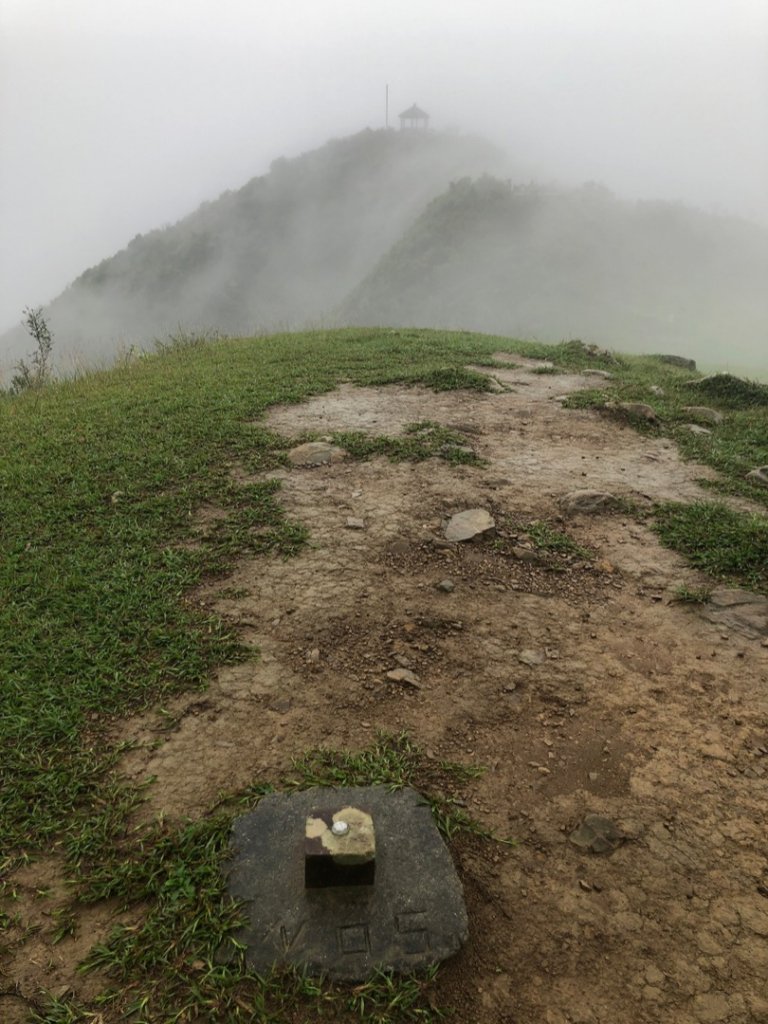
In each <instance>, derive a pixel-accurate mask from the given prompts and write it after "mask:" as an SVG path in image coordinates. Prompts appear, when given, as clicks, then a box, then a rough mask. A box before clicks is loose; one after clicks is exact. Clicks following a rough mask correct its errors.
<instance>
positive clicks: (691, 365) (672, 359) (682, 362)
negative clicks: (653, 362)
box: [656, 355, 696, 370]
mask: <svg viewBox="0 0 768 1024" xmlns="http://www.w3.org/2000/svg"><path fill="white" fill-rule="evenodd" d="M656 358H657V359H658V360H659V361H660V362H662V363H668V364H669V366H679V367H680V368H681V369H683V370H695V369H696V360H695V359H686V358H685V356H673V355H657V356H656Z"/></svg>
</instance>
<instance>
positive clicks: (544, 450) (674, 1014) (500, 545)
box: [0, 358, 768, 1024]
mask: <svg viewBox="0 0 768 1024" xmlns="http://www.w3.org/2000/svg"><path fill="white" fill-rule="evenodd" d="M517 363H518V367H517V368H516V367H515V366H509V367H506V368H504V369H499V368H496V369H494V370H493V371H492V372H493V374H494V375H495V376H496V377H497V379H498V380H499V381H500V382H501V383H502V385H503V386H504V387H505V388H507V389H508V390H505V391H502V392H499V393H494V394H476V393H469V392H466V391H456V392H443V393H440V394H433V393H431V392H428V391H425V390H423V389H420V388H414V387H404V386H401V385H390V386H387V387H365V388H359V387H354V386H352V385H342V386H341V387H339V388H337V389H336V390H335V391H332V392H329V393H327V394H325V395H322V396H319V397H316V398H313V399H311V400H310V401H308V402H306V403H304V404H300V405H284V406H277V407H275V408H273V409H272V410H270V411H269V413H268V415H267V416H266V419H265V420H262V421H259V422H258V424H257V426H258V427H263V426H266V427H268V428H269V429H270V430H273V431H275V432H276V433H278V434H282V435H284V436H286V437H300V436H302V435H304V434H305V433H308V432H310V433H315V434H320V435H329V436H332V435H333V434H334V433H336V432H346V431H363V432H366V433H371V434H374V435H400V434H401V433H402V432H403V430H404V428H405V427H406V426H407V425H408V424H411V423H414V422H416V421H419V420H424V419H428V420H430V421H433V422H436V423H439V424H441V425H443V426H445V427H449V428H451V429H452V430H453V431H456V432H458V433H459V434H461V435H462V436H463V437H464V438H465V442H466V446H467V447H468V448H471V449H472V450H473V451H474V452H475V453H476V454H477V456H479V458H480V459H482V460H483V464H482V465H477V466H472V465H451V464H449V463H448V462H445V461H441V460H438V459H430V460H427V461H424V462H416V463H414V462H400V463H394V462H390V461H389V460H388V459H385V458H382V457H375V458H372V459H370V460H369V461H357V460H354V459H351V458H347V459H346V460H344V461H342V462H338V463H335V464H332V465H328V466H321V467H317V468H312V469H300V468H295V469H290V470H288V469H280V470H277V471H274V470H273V471H270V472H269V473H266V474H257V475H255V476H251V475H249V472H248V471H247V470H246V469H244V468H243V467H242V466H239V465H235V466H232V467H231V475H232V478H233V481H234V483H236V484H237V485H238V486H245V485H248V484H249V483H260V482H262V481H263V480H264V479H267V478H269V479H274V478H277V479H279V480H280V482H281V491H280V502H281V505H282V506H283V508H284V509H285V511H286V513H287V515H288V516H289V517H290V518H291V519H293V520H297V521H299V522H301V523H303V524H304V525H306V527H308V529H309V534H310V542H309V545H308V546H307V547H306V548H305V549H304V550H303V551H302V552H301V553H300V554H299V555H298V556H297V557H296V558H294V559H292V560H288V561H287V560H284V559H281V558H278V557H272V556H267V557H263V556H260V557H258V558H257V557H245V558H242V559H240V560H239V561H238V562H237V564H236V565H235V567H234V568H233V569H232V571H231V572H229V573H228V574H227V575H226V577H224V578H218V579H216V580H213V581H210V582H208V583H206V584H204V585H203V586H201V587H199V588H197V589H196V591H195V592H194V595H193V596H192V598H191V599H192V600H193V601H194V602H197V603H198V604H199V605H200V606H202V608H203V609H204V611H205V612H206V613H217V614H219V615H222V616H224V617H225V619H226V620H227V621H229V622H231V623H232V624H233V625H234V626H235V627H236V628H237V630H238V632H239V634H240V637H241V639H242V641H243V642H244V643H245V644H247V645H251V646H254V647H257V648H258V649H259V650H260V652H261V654H260V657H259V658H258V660H253V661H249V662H245V663H242V664H238V665H232V666H227V667H224V668H221V669H219V670H217V671H216V673H215V675H214V677H213V678H212V680H211V683H210V686H209V687H208V689H207V690H206V691H205V692H204V693H199V692H198V693H194V694H186V695H181V696H175V697H171V698H169V699H168V700H166V701H164V703H163V705H162V708H159V707H158V708H154V709H152V710H151V711H149V712H146V713H144V714H142V715H141V716H137V717H134V718H128V719H125V720H122V721H119V722H117V723H116V724H115V725H114V726H113V735H112V739H113V740H114V741H115V742H118V741H126V740H127V741H130V742H132V743H135V744H137V745H136V746H135V748H134V749H133V750H130V751H129V752H127V753H126V754H125V755H124V756H123V759H122V761H121V765H120V767H121V771H122V772H123V773H124V774H125V776H126V777H127V778H128V779H130V780H131V781H132V782H136V783H140V782H142V781H144V780H146V779H147V778H148V777H153V778H154V779H155V781H154V782H153V783H152V785H151V786H149V787H148V789H147V793H146V796H147V801H146V803H145V804H144V805H143V806H142V807H141V808H140V809H139V810H138V811H137V812H136V815H135V819H134V823H135V824H136V825H140V824H141V823H142V822H145V821H149V820H152V819H153V818H156V817H157V816H158V815H162V816H164V817H166V818H167V819H168V820H169V821H170V822H172V823H173V822H174V821H180V820H182V819H183V818H184V817H186V816H189V817H192V818H198V817H200V816H202V815H204V814H206V813H208V812H210V811H211V809H212V808H213V807H215V805H216V804H217V801H218V800H219V799H220V797H221V794H222V793H224V792H232V791H236V790H238V789H242V788H244V787H246V786H248V785H250V784H252V783H253V782H254V781H259V780H264V781H275V780H277V779H278V778H279V777H280V776H281V774H283V773H284V772H285V771H286V770H287V769H288V768H289V766H290V763H291V759H292V758H294V757H296V756H298V755H300V754H301V753H302V752H303V751H305V750H306V749H307V748H308V747H310V746H313V745H317V744H321V745H328V746H333V747H337V748H351V749H358V748H360V747H362V746H365V745H366V744H367V743H368V742H369V738H370V737H372V736H373V735H374V734H375V731H376V730H377V729H386V730H390V731H395V732H398V731H400V730H407V731H408V733H409V734H410V735H411V736H412V737H413V738H414V740H415V741H416V742H417V743H419V744H420V746H422V747H423V748H424V749H425V750H426V751H427V755H428V757H429V758H432V759H435V760H440V759H451V760H459V761H466V762H479V763H481V764H484V765H487V766H488V768H489V770H488V772H487V773H486V774H485V775H484V776H483V777H481V778H479V779H477V780H475V781H472V782H470V783H469V784H468V787H467V793H468V797H467V802H468V810H469V811H470V812H471V813H472V814H473V815H474V816H475V817H477V818H478V819H479V820H480V821H481V822H482V823H483V824H484V825H487V826H489V827H491V828H493V829H495V830H497V832H498V833H499V834H502V835H510V836H512V837H513V838H515V839H517V840H518V845H516V846H514V847H507V846H501V845H497V844H493V843H489V842H486V841H481V840H476V839H472V838H469V839H466V838H465V839H463V840H461V841H460V842H458V843H457V844H456V846H455V852H456V856H457V858H458V860H459V867H460V872H461V876H462V880H463V883H464V886H465V892H466V897H467V902H468V907H469V913H470V940H469V943H468V945H467V947H466V948H465V949H464V950H463V951H462V952H461V953H460V954H459V956H458V957H456V958H455V959H454V960H453V961H451V962H449V963H448V964H447V965H446V966H445V967H444V969H443V970H442V972H441V974H440V975H439V978H438V982H437V985H436V989H435V992H434V998H435V1000H436V1002H437V1004H438V1005H440V1006H452V1007H454V1008H455V1014H454V1016H453V1017H451V1018H450V1019H452V1020H455V1021H457V1022H458V1024H475V1022H478V1021H482V1022H483V1024H509V1022H513V1021H514V1022H515V1024H603V1022H607V1021H623V1020H628V1019H630V1018H631V1020H632V1021H633V1022H637V1024H646V1022H647V1024H656V1022H664V1024H694V1022H695V1024H707V1022H716V1021H726V1022H729V1024H756V1022H761V1021H765V1020H768V996H766V990H765V977H766V976H768V861H767V860H766V852H765V828H766V821H765V808H766V806H767V805H768V691H767V690H766V678H768V647H766V646H765V644H764V643H762V642H761V640H760V639H751V640H750V639H745V638H743V637H741V636H740V635H739V634H737V633H734V632H732V631H730V630H728V629H726V628H724V627H723V626H722V625H715V624H713V623H711V622H708V621H707V620H706V619H705V618H704V617H703V616H702V615H701V614H700V613H699V610H697V608H695V607H691V606H688V605H684V604H681V603H679V602H678V601H677V600H676V592H677V589H678V588H679V587H680V586H681V585H685V586H686V587H688V588H689V589H695V588H697V587H701V586H703V585H705V584H706V583H707V580H706V579H705V577H704V576H703V575H701V574H700V573H698V572H697V571H696V570H694V569H691V568H690V567H689V566H687V565H686V563H685V562H684V560H683V559H682V558H681V557H680V556H679V555H676V554H674V553H673V552H671V551H669V550H667V549H666V548H664V547H662V546H661V545H660V543H659V541H658V539H657V537H656V535H655V534H654V533H653V531H652V529H651V526H650V524H647V523H645V522H644V521H643V520H642V519H641V518H640V519H639V518H637V517H635V516H631V515H629V514H625V513H622V512H616V513H611V514H602V515H590V516H585V515H576V516H570V517H567V518H564V517H563V515H562V510H561V506H560V503H559V500H560V499H561V497H562V496H563V495H564V494H566V493H567V492H570V491H573V490H576V489H581V488H589V489H595V490H601V491H602V490H605V491H610V492H612V493H613V494H614V495H616V496H617V497H619V498H622V499H625V500H626V507H630V503H633V504H635V505H637V506H639V507H640V508H644V507H649V506H650V504H651V503H652V502H657V501H669V500H681V501H695V500H699V499H705V498H706V497H707V495H706V492H705V491H703V490H702V488H701V487H700V485H699V484H698V483H697V482H696V480H697V479H700V478H710V479H713V478H714V477H715V474H714V472H713V471H712V470H710V469H708V468H706V467H704V466H701V465H696V464H693V463H688V464H686V463H683V462H682V461H681V460H680V459H679V457H678V454H677V451H676V448H675V446H674V444H673V443H672V442H671V441H670V440H669V439H666V438H664V437H660V436H652V435H644V434H639V433H637V432H635V431H634V430H632V429H631V428H630V427H628V426H623V425H620V424H617V423H616V422H614V421H611V420H608V419H606V418H604V417H601V416H600V415H598V414H597V413H595V412H594V411H591V410H578V409H565V408H563V407H562V403H561V402H560V401H559V400H558V399H559V397H560V396H563V395H565V394H568V393H571V392H574V391H576V390H578V389H583V388H585V387H587V386H589V385H590V380H589V378H585V377H583V376H580V375H578V374H557V375H548V374H541V375H539V374H534V373H532V372H531V370H532V369H534V368H535V364H532V363H531V362H530V361H526V360H524V359H522V358H520V359H517ZM470 507H483V508H486V509H488V510H489V511H491V513H492V514H493V515H494V517H495V518H496V521H497V533H496V536H495V537H488V538H485V539H483V540H482V541H480V542H478V543H473V544H468V545H463V546H445V545H444V544H443V543H442V541H441V538H442V528H443V524H444V523H445V521H446V519H447V518H448V517H449V516H450V515H452V514H453V513H454V512H457V511H460V510H462V509H464V508H470ZM216 516H217V513H216V509H215V507H206V509H205V510H204V515H203V516H202V518H201V529H202V528H207V527H208V526H210V524H211V523H213V524H215V522H216ZM203 520H204V522H203ZM349 520H351V521H352V522H351V523H350V522H348V521H349ZM358 520H362V523H363V526H362V528H360V524H359V522H357V521H358ZM541 522H545V523H547V524H548V526H549V528H550V530H551V531H554V532H552V533H550V534H540V535H541V536H550V535H551V536H554V537H562V536H563V535H567V537H569V538H570V539H571V540H572V541H573V545H571V546H567V545H566V546H565V548H564V550H565V552H566V553H565V554H563V555H561V554H558V552H557V551H556V550H550V549H546V548H543V547H541V546H539V547H537V546H536V544H535V543H533V541H532V540H531V538H532V537H535V536H536V532H535V529H533V528H532V525H531V524H533V523H541ZM445 580H449V581H450V582H451V584H452V585H453V589H451V588H447V590H440V589H437V587H436V584H438V583H440V582H441V581H445ZM398 667H406V668H408V669H410V670H411V671H412V672H413V673H414V674H415V676H416V685H412V686H408V685H402V684H399V683H396V682H392V681H390V680H389V679H388V678H387V675H386V673H387V672H388V671H390V670H392V669H395V668H398ZM589 813H596V814H600V815H604V816H606V817H608V818H610V819H612V820H613V821H614V822H616V823H617V825H618V826H619V828H620V829H621V831H622V833H623V834H624V836H625V837H626V841H625V842H623V843H622V844H621V845H620V846H619V848H618V849H617V850H616V851H615V852H614V853H613V854H611V855H608V856H605V855H602V856H601V855H594V854H589V853H584V852H582V851H580V850H579V849H577V848H576V847H575V846H574V845H573V844H572V843H570V842H569V838H568V837H569V835H570V833H571V832H572V831H573V830H574V829H575V828H576V826H577V825H578V824H579V822H580V821H581V820H582V819H583V817H584V815H585V814H589ZM44 873H45V872H43V874H44ZM54 874H55V871H52V872H51V877H53V876H54ZM16 882H17V885H18V887H19V890H20V891H21V892H24V893H25V894H26V897H27V899H28V900H30V899H32V898H33V895H34V890H35V889H36V888H37V889H39V888H41V887H43V886H44V884H45V882H44V879H41V877H40V872H38V873H32V874H29V875H28V876H24V875H19V876H18V877H17V879H16ZM91 913H92V914H93V912H91ZM116 914H117V910H116V909H114V910H112V909H111V908H109V907H107V908H106V912H105V913H103V914H101V915H100V916H99V915H98V914H96V915H95V916H93V919H92V921H91V922H86V926H87V927H88V929H89V931H90V932H91V933H92V935H91V937H92V938H93V940H94V941H96V940H97V939H99V940H103V938H104V937H105V935H106V931H107V926H108V924H109V923H110V920H111V921H114V919H115V918H114V916H112V917H111V916H110V915H116ZM49 931H50V929H49ZM46 934H47V933H46V927H45V926H43V928H42V936H43V942H42V946H43V947H44V945H45V941H44V940H45V936H46ZM35 942H38V943H39V942H40V939H39V937H38V938H36V939H35ZM67 942H70V944H71V945H70V947H68V946H67ZM48 943H49V945H48V951H49V956H50V958H51V961H53V960H55V959H56V957H57V956H58V957H59V960H60V962H59V963H58V964H57V966H56V969H55V971H54V970H53V968H52V967H51V966H50V964H49V965H46V963H45V957H44V956H42V954H41V955H40V957H38V954H37V953H36V962H38V961H39V962H38V968H37V969H35V970H31V969H30V967H29V962H28V959H29V953H30V950H31V949H33V948H34V949H35V950H37V949H38V946H34V947H33V946H30V945H27V944H25V943H21V944H20V945H19V947H18V949H17V952H16V955H15V960H13V961H11V962H9V963H7V964H6V965H5V969H6V972H7V973H8V975H9V976H10V977H17V978H23V983H24V987H25V988H27V989H29V990H31V989H32V988H34V986H35V985H41V986H43V987H51V985H50V984H49V983H50V982H51V980H53V981H55V983H56V986H58V987H62V988H63V987H64V986H67V985H69V986H71V987H72V988H73V989H75V990H76V991H78V993H79V995H80V996H81V997H82V998H92V997H93V995H94V983H93V980H91V981H89V982H87V983H86V984H87V985H88V988H87V989H86V990H81V989H80V986H81V984H82V982H81V981H80V980H78V978H77V977H76V976H75V974H74V965H75V962H76V960H77V959H78V958H79V957H80V956H82V953H83V949H82V943H79V944H75V943H74V942H72V940H65V941H64V942H63V943H62V945H61V946H60V947H51V946H50V937H49V932H48ZM41 948H42V947H41ZM58 950H61V951H62V952H61V954H59V953H58ZM67 969H69V971H70V974H69V976H67V974H66V971H67ZM5 1005H7V1006H8V1007H9V1012H10V1013H12V1012H15V1011H13V1010H12V1008H11V1007H10V1001H9V1000H5V1001H0V1007H4V1006H5ZM10 1019H11V1020H14V1019H15V1018H14V1017H11V1018H10ZM18 1019H19V1020H21V1019H22V1018H21V1017H19V1018H18ZM105 1019H106V1020H109V1017H106V1018H105ZM294 1019H295V1020H296V1021H298V1020H301V1019H305V1018H303V1017H300V1016H297V1017H295V1018H294ZM306 1019H307V1020H309V1019H315V1018H314V1017H312V1018H310V1017H307V1018H306Z"/></svg>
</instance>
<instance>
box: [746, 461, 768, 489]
mask: <svg viewBox="0 0 768 1024" xmlns="http://www.w3.org/2000/svg"><path fill="white" fill-rule="evenodd" d="M747 480H749V482H750V483H751V484H758V485H759V486H761V487H768V466H758V468H757V469H752V470H750V471H749V473H747Z"/></svg>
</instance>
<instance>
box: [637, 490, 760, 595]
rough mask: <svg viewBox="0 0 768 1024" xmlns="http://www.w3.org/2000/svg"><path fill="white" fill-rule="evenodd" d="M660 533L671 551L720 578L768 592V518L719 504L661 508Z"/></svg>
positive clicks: (671, 504)
mask: <svg viewBox="0 0 768 1024" xmlns="http://www.w3.org/2000/svg"><path fill="white" fill-rule="evenodd" d="M654 529H655V530H656V532H657V533H658V535H659V537H660V538H661V541H662V543H664V544H666V545H667V547H671V548H674V549H675V550H676V551H681V552H683V554H685V555H686V556H687V558H688V560H689V561H690V562H691V564H692V565H695V566H696V567H697V568H699V569H703V570H704V571H705V572H707V573H709V574H710V575H711V576H714V577H715V578H717V579H724V580H729V581H731V582H735V583H743V584H746V585H747V586H749V587H751V588H753V589H755V590H758V591H761V592H763V593H766V592H768V519H766V518H765V517H764V516H761V515H753V514H750V513H748V512H739V511H736V510H735V509H732V508H728V506H727V505H723V504H720V503H716V502H704V501H699V502H694V503H692V504H685V503H682V502H668V503H666V504H663V505H659V506H657V507H656V513H655V522H654Z"/></svg>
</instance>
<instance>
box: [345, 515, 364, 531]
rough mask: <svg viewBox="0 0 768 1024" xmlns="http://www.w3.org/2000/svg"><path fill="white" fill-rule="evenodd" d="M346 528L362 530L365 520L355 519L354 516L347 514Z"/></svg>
mask: <svg viewBox="0 0 768 1024" xmlns="http://www.w3.org/2000/svg"><path fill="white" fill-rule="evenodd" d="M347 529H348V530H364V529H365V520H364V519H356V518H355V517H354V516H347Z"/></svg>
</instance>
